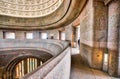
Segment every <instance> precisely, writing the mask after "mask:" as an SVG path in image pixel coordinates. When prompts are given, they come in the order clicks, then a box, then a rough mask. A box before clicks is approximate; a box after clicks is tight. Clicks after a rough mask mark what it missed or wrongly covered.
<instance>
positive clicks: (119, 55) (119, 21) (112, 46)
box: [108, 0, 120, 76]
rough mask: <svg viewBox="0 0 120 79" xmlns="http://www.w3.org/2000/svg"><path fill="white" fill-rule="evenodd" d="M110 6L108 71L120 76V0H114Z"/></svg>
mask: <svg viewBox="0 0 120 79" xmlns="http://www.w3.org/2000/svg"><path fill="white" fill-rule="evenodd" d="M108 8H109V10H108V15H109V18H108V51H109V69H108V73H109V74H110V75H113V76H120V51H119V50H120V44H119V43H120V37H119V36H120V0H113V1H112V2H111V3H110V4H109V5H108Z"/></svg>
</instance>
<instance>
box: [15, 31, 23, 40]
mask: <svg viewBox="0 0 120 79" xmlns="http://www.w3.org/2000/svg"><path fill="white" fill-rule="evenodd" d="M15 39H25V32H24V31H15Z"/></svg>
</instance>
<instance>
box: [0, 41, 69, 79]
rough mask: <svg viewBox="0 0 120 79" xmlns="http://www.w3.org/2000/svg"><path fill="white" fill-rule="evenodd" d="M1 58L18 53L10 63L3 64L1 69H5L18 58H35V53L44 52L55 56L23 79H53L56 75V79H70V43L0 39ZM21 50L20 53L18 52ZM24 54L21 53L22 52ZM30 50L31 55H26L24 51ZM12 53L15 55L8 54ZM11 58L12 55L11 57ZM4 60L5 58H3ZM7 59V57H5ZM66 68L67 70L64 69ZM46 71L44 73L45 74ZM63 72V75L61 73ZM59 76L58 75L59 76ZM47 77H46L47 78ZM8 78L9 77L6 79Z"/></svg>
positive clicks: (11, 58)
mask: <svg viewBox="0 0 120 79" xmlns="http://www.w3.org/2000/svg"><path fill="white" fill-rule="evenodd" d="M0 45H1V46H0V56H2V55H4V54H5V53H6V54H15V51H17V52H18V54H17V55H15V56H13V57H10V59H9V61H8V62H6V63H3V65H2V66H1V67H3V69H4V65H5V64H6V65H8V64H9V63H10V61H12V60H13V59H15V58H17V57H23V58H24V56H34V54H35V53H34V52H32V51H31V50H35V51H37V52H38V51H44V52H47V53H50V54H51V55H53V57H52V58H51V59H50V60H48V61H47V62H45V63H44V64H43V65H42V66H40V67H39V68H38V69H36V70H34V71H33V72H31V73H29V74H28V75H26V76H25V78H24V77H23V79H29V78H32V79H43V78H44V79H49V77H51V79H53V78H54V77H55V76H54V75H56V79H69V75H70V60H71V58H70V48H69V47H68V46H69V43H68V42H65V41H59V40H42V39H39V40H35V39H33V40H27V39H25V40H17V39H0ZM18 50H19V51H18ZM21 50H22V51H23V52H20V51H21ZM26 50H29V51H30V52H31V53H30V54H29V53H25V52H24V51H26ZM6 51H12V52H14V53H10V52H6ZM9 56H10V55H9ZM1 59H4V56H3V57H2V58H1ZM5 59H6V57H5ZM64 68H65V69H64ZM43 70H44V72H43ZM59 72H61V73H59ZM1 73H2V72H1ZM57 74H58V75H57ZM45 75H46V76H45ZM6 78H7V77H6Z"/></svg>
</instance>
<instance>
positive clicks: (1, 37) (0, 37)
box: [0, 30, 3, 39]
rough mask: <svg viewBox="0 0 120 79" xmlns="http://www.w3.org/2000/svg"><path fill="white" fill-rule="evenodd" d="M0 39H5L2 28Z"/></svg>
mask: <svg viewBox="0 0 120 79" xmlns="http://www.w3.org/2000/svg"><path fill="white" fill-rule="evenodd" d="M0 39H3V31H2V30H0Z"/></svg>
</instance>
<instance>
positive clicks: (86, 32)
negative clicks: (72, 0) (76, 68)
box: [80, 0, 107, 69]
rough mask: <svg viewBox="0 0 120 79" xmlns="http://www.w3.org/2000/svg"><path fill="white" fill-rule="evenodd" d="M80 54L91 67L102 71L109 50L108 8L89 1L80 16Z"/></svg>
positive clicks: (101, 3)
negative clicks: (104, 57)
mask: <svg viewBox="0 0 120 79" xmlns="http://www.w3.org/2000/svg"><path fill="white" fill-rule="evenodd" d="M80 39H81V41H80V42H81V45H80V53H81V55H82V57H83V58H84V60H85V61H86V62H88V64H89V65H90V67H93V68H97V69H102V68H103V55H104V53H105V52H106V49H107V6H105V5H104V3H103V2H101V1H98V0H89V1H88V3H87V5H86V7H85V8H84V9H83V11H82V13H81V14H80Z"/></svg>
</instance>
